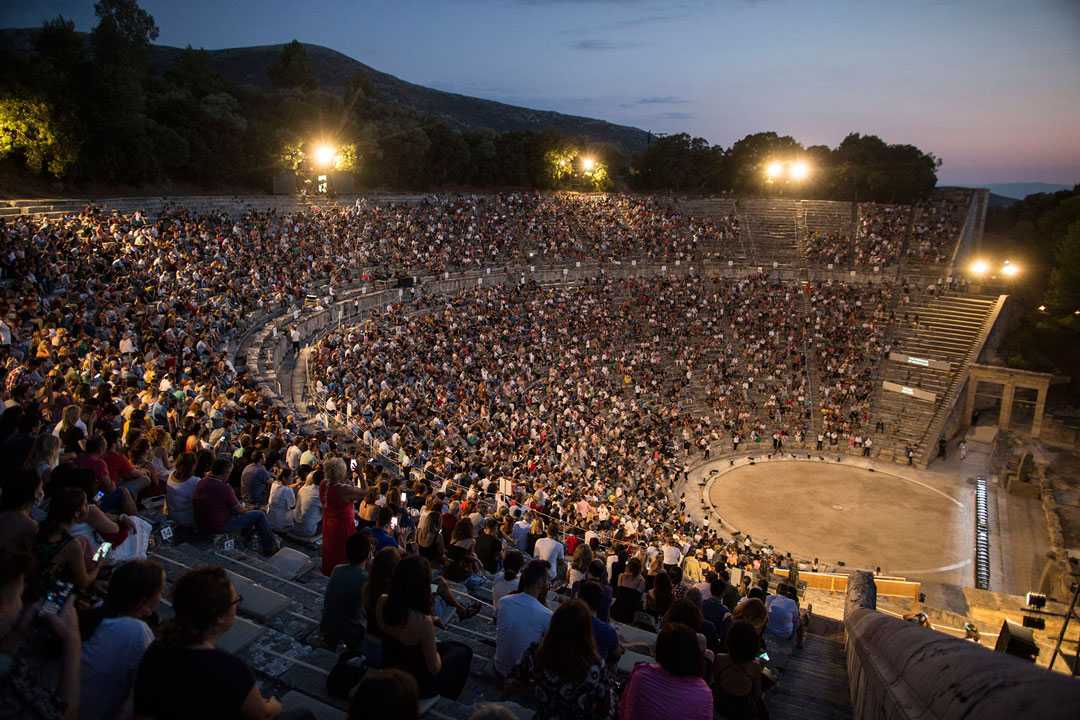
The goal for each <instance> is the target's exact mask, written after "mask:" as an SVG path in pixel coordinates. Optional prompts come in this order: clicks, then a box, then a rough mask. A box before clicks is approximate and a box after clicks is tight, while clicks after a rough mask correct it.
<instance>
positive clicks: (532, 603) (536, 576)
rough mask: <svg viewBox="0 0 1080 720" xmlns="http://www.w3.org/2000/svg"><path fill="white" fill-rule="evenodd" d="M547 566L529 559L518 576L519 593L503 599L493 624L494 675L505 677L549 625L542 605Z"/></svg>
mask: <svg viewBox="0 0 1080 720" xmlns="http://www.w3.org/2000/svg"><path fill="white" fill-rule="evenodd" d="M547 593H548V564H547V563H546V562H544V561H543V560H530V561H529V563H528V564H527V565H526V566H525V569H524V570H523V571H522V573H521V582H520V584H519V586H518V591H517V592H515V593H511V594H509V595H505V596H503V598H502V599H501V600H500V601H499V606H498V610H499V614H498V618H497V620H496V623H495V672H496V674H497V675H498V676H499V677H500V678H504V679H505V678H507V677H509V675H510V672H511V671H512V670H513V669H514V666H515V665H517V664H518V662H519V661H520V660H521V656H522V655H524V654H525V650H526V649H528V647H529V645H531V644H532V643H534V642H536V641H537V640H539V639H540V638H541V637H543V635H544V633H545V632H546V631H547V628H548V624H549V623H550V622H551V610H550V608H548V606H547V605H545V604H544V603H545V601H546V600H547Z"/></svg>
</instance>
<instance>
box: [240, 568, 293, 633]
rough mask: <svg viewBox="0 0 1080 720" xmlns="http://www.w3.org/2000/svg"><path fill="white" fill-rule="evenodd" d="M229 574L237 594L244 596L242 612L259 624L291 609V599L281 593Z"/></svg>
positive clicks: (241, 602) (241, 603) (241, 605)
mask: <svg viewBox="0 0 1080 720" xmlns="http://www.w3.org/2000/svg"><path fill="white" fill-rule="evenodd" d="M228 572H229V579H230V580H232V584H233V587H235V588H236V592H238V593H240V595H242V596H243V600H241V601H240V612H241V613H243V614H244V615H248V616H250V617H253V618H255V619H256V620H258V621H259V622H266V621H267V620H269V619H270V618H272V617H273V616H275V615H277V614H279V613H282V612H284V611H286V610H288V609H289V598H287V597H285V596H284V595H282V594H281V593H277V592H274V591H273V590H268V589H266V588H264V587H262V586H261V585H258V584H256V583H254V582H252V581H251V580H248V579H247V578H245V577H242V576H240V575H237V574H236V573H234V572H231V571H228Z"/></svg>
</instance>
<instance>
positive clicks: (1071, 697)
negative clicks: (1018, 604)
mask: <svg viewBox="0 0 1080 720" xmlns="http://www.w3.org/2000/svg"><path fill="white" fill-rule="evenodd" d="M876 599H877V590H876V587H875V586H874V578H873V576H872V575H871V574H870V573H866V572H860V573H855V574H854V575H853V576H852V577H851V579H850V581H849V583H848V596H847V605H846V607H845V611H844V631H845V634H846V636H847V667H848V679H849V682H850V691H851V705H852V708H853V711H854V716H855V717H856V718H866V719H867V720H869V719H870V718H875V719H876V718H888V719H890V720H908V719H910V720H914V719H915V718H918V719H919V720H932V719H940V720H953V719H956V720H960V719H961V718H964V719H967V718H987V719H990V720H997V719H998V718H1000V719H1001V720H1014V719H1016V718H1030V719H1032V720H1034V719H1035V718H1039V719H1040V720H1042V719H1048V720H1056V719H1058V718H1061V719H1062V720H1065V719H1066V718H1069V719H1070V720H1074V719H1075V718H1076V717H1077V713H1078V709H1080V681H1078V680H1076V679H1073V678H1070V677H1068V676H1066V675H1063V674H1059V673H1053V672H1049V671H1047V670H1044V669H1042V668H1039V667H1037V666H1035V665H1033V664H1032V663H1029V662H1025V661H1023V660H1020V659H1019V658H1015V657H1012V656H1010V655H1005V654H1003V653H996V652H993V651H991V650H988V649H986V648H984V647H981V646H979V645H977V644H975V643H972V642H968V641H965V640H960V639H958V638H953V637H949V636H948V635H943V634H942V633H939V632H936V631H934V630H927V629H926V628H922V627H919V626H918V625H916V624H914V623H909V622H905V621H903V620H900V619H897V618H894V617H890V616H888V615H885V614H883V613H879V612H877V610H876V604H877V603H876Z"/></svg>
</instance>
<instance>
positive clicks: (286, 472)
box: [245, 467, 296, 533]
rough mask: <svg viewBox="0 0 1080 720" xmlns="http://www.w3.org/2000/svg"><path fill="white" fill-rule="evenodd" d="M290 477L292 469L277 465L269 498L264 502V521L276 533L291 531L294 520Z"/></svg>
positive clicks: (294, 512) (293, 494) (293, 502)
mask: <svg viewBox="0 0 1080 720" xmlns="http://www.w3.org/2000/svg"><path fill="white" fill-rule="evenodd" d="M246 471H247V470H246V469H245V472H246ZM292 477H293V474H292V470H290V469H289V468H288V467H279V468H278V469H277V474H276V476H275V477H274V482H273V484H272V485H271V486H270V499H269V500H267V502H266V521H267V522H269V523H270V529H271V530H273V531H274V532H276V533H287V532H289V531H291V530H292V529H293V524H294V523H295V522H296V491H295V490H294V489H293V485H292V483H291V482H290V481H291V480H292Z"/></svg>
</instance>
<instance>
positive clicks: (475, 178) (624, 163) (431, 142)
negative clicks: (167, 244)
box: [0, 0, 938, 200]
mask: <svg viewBox="0 0 1080 720" xmlns="http://www.w3.org/2000/svg"><path fill="white" fill-rule="evenodd" d="M94 7H95V11H96V12H97V16H98V20H99V22H98V25H97V27H95V28H94V30H93V32H92V33H91V34H90V36H89V42H87V41H86V40H85V39H84V37H83V36H82V35H80V34H79V33H76V32H75V29H74V26H73V24H72V23H71V22H69V21H67V20H65V19H64V18H62V17H58V18H56V19H54V20H50V21H48V22H46V23H45V24H44V25H43V26H42V28H41V29H40V30H39V31H38V32H37V33H36V35H35V37H34V42H33V48H32V52H29V53H28V52H19V51H15V50H13V49H10V48H9V49H7V50H6V51H4V52H2V53H0V157H3V156H6V155H11V156H14V157H16V158H18V159H20V160H21V161H22V162H23V163H24V164H25V166H26V167H27V168H28V169H30V170H31V171H33V172H36V173H42V174H48V175H51V176H54V177H66V178H71V179H74V180H76V181H106V182H120V183H127V184H132V185H140V184H144V183H150V182H155V181H160V180H173V181H185V182H190V183H196V184H201V185H204V186H212V185H214V184H220V183H222V182H227V183H230V184H234V185H238V184H243V185H248V186H250V187H253V188H254V187H267V186H268V185H269V180H270V177H271V175H272V174H273V173H274V172H275V171H277V170H283V169H298V170H301V171H306V170H308V169H310V167H309V165H308V164H307V163H305V162H304V159H305V158H307V157H310V156H311V152H312V150H313V149H314V146H315V144H317V143H328V144H333V145H335V146H337V147H341V148H345V149H347V152H348V154H349V157H350V158H351V161H350V162H348V163H346V165H347V169H348V170H349V171H352V172H355V173H356V175H357V180H358V181H359V182H360V184H361V185H362V186H368V187H373V186H379V187H396V188H430V187H453V186H469V187H532V188H553V187H565V188H576V189H582V190H593V189H607V188H611V187H622V188H630V189H637V190H645V191H679V192H707V193H716V192H725V191H735V192H739V193H761V192H771V193H776V192H798V194H800V195H803V196H817V197H833V198H845V199H846V198H851V197H857V198H858V199H868V200H869V199H875V200H907V199H911V198H913V197H915V196H917V195H920V194H923V193H926V192H928V191H929V190H930V189H932V188H933V186H934V184H935V182H936V176H935V170H936V167H937V164H938V162H937V160H936V159H935V158H933V156H930V155H927V154H924V153H922V152H921V151H919V150H918V149H917V148H915V147H912V146H910V145H887V144H886V143H885V142H883V141H882V140H881V139H879V138H877V137H874V136H862V135H857V134H853V135H850V136H849V137H848V138H846V139H845V140H844V142H843V143H841V145H840V146H839V147H837V148H836V149H830V148H827V147H822V146H815V147H810V148H805V149H804V148H803V147H802V146H801V145H800V144H799V143H798V142H797V141H796V140H794V139H793V138H791V137H787V136H779V135H777V134H776V133H772V132H769V133H758V134H755V135H749V136H747V137H745V138H743V139H742V140H740V141H738V142H737V143H735V144H734V145H733V146H732V147H731V148H730V149H724V148H722V147H720V146H716V145H710V144H709V143H708V142H707V141H705V140H704V139H702V138H691V137H690V136H689V135H685V134H679V135H672V136H668V137H659V138H655V139H654V140H653V142H651V143H650V145H649V146H648V147H647V148H646V149H645V150H644V151H643V152H642V153H640V154H639V155H637V156H636V157H628V156H627V155H626V153H625V152H624V151H623V150H622V149H621V148H620V147H618V146H616V145H613V144H610V143H597V142H595V141H589V140H587V139H583V138H575V137H566V136H563V135H561V134H560V133H559V132H558V131H555V130H550V129H549V130H537V131H532V130H529V131H513V132H501V133H499V132H495V131H492V130H486V129H481V128H467V127H462V126H460V125H457V126H455V125H453V124H452V123H450V122H448V121H446V120H444V119H440V118H437V117H431V116H427V115H424V114H423V113H421V112H418V111H417V110H415V109H413V108H412V107H409V106H408V105H407V104H405V103H402V102H400V101H393V100H389V99H386V98H385V97H382V96H380V95H379V93H378V92H376V91H375V90H374V89H373V83H372V82H371V80H370V78H368V77H367V75H366V73H365V72H357V73H356V74H355V75H354V76H353V77H352V78H351V79H350V80H349V81H348V82H346V83H345V85H344V91H342V90H341V89H340V87H335V89H332V90H331V89H326V88H320V87H319V84H318V80H317V78H318V76H319V74H318V73H317V72H315V71H314V68H313V63H312V61H311V59H310V58H309V56H308V51H307V49H306V48H305V46H304V45H302V44H301V43H299V42H297V41H295V40H294V41H293V42H291V43H289V44H287V45H285V46H284V47H283V48H282V49H281V51H280V55H279V56H278V57H277V59H276V61H275V62H273V63H272V64H271V65H270V66H269V68H268V69H267V71H266V74H267V76H268V77H267V78H266V79H267V80H268V81H269V82H267V83H263V84H262V85H261V86H260V85H259V84H254V85H244V86H238V85H234V84H230V83H228V82H226V81H225V80H223V79H222V77H221V76H220V75H219V74H218V73H217V72H216V71H215V70H214V67H213V66H212V64H211V62H210V61H209V56H208V54H207V53H206V52H205V51H203V50H194V49H192V48H190V47H188V48H187V49H186V50H185V51H183V52H182V53H181V54H180V55H179V57H178V58H177V59H176V60H175V61H174V62H171V63H170V64H169V65H168V66H167V67H164V68H161V67H158V68H155V71H152V69H151V67H150V63H149V61H148V56H149V54H150V53H149V52H148V51H149V49H150V43H151V42H152V41H153V40H154V39H155V38H157V36H158V28H157V26H156V24H155V22H154V19H153V17H151V16H150V15H149V13H147V12H146V11H145V10H143V9H142V8H140V7H139V5H138V3H137V2H136V0H100V1H99V2H97V3H96V4H95V6H94ZM559 159H563V160H566V161H567V162H565V163H564V164H563V165H561V166H559V165H557V164H556V163H557V161H558V160H559ZM777 159H779V160H796V159H801V160H805V161H806V162H808V163H809V165H810V166H811V167H812V173H811V175H810V176H809V177H808V178H807V179H806V180H805V181H803V182H801V183H799V187H797V188H796V187H788V186H789V185H794V184H795V183H784V182H780V183H773V184H770V185H766V184H765V183H764V174H763V173H764V167H765V165H766V164H767V163H769V162H772V161H775V160H777ZM340 169H346V168H344V167H343V168H340Z"/></svg>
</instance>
